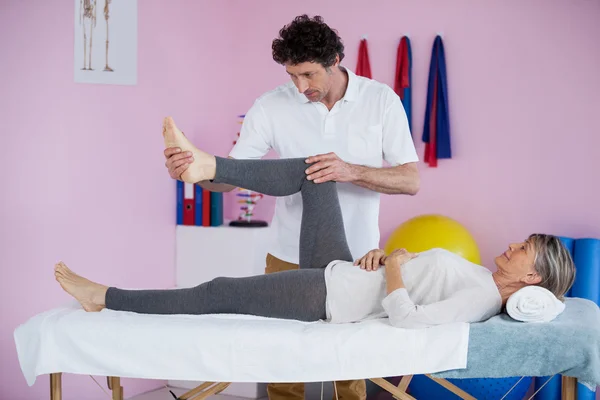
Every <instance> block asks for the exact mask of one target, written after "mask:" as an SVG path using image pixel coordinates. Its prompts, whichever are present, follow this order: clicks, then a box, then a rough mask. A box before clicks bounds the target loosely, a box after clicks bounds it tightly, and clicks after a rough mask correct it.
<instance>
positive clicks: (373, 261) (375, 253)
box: [354, 249, 385, 271]
mask: <svg viewBox="0 0 600 400" xmlns="http://www.w3.org/2000/svg"><path fill="white" fill-rule="evenodd" d="M384 262H385V252H384V251H383V250H381V249H375V250H371V251H370V252H368V253H367V254H365V255H364V256H362V257H361V258H359V259H358V260H356V261H354V265H360V268H361V269H366V270H367V271H377V269H378V268H379V266H380V265H383V263H384Z"/></svg>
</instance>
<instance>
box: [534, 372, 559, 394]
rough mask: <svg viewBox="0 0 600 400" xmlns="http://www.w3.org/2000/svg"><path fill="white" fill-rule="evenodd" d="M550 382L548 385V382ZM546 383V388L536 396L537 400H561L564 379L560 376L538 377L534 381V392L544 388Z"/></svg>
mask: <svg viewBox="0 0 600 400" xmlns="http://www.w3.org/2000/svg"><path fill="white" fill-rule="evenodd" d="M548 380H550V382H548V383H546V381H548ZM544 383H546V386H544V387H543V388H542V390H540V391H539V392H537V394H536V395H535V400H560V397H561V392H562V378H561V376H560V375H554V376H538V377H536V378H535V379H534V385H533V387H534V392H535V391H537V390H538V389H539V388H541V387H542V385H544Z"/></svg>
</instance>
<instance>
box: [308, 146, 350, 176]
mask: <svg viewBox="0 0 600 400" xmlns="http://www.w3.org/2000/svg"><path fill="white" fill-rule="evenodd" d="M306 163H307V164H313V165H311V166H310V167H309V168H308V169H307V170H306V174H307V175H308V176H307V179H308V180H312V181H314V182H315V183H323V182H328V181H336V182H352V181H353V180H355V179H356V166H355V165H352V164H348V163H347V162H345V161H343V160H342V159H340V158H339V157H338V156H337V154H335V153H327V154H319V155H316V156H312V157H308V158H307V159H306Z"/></svg>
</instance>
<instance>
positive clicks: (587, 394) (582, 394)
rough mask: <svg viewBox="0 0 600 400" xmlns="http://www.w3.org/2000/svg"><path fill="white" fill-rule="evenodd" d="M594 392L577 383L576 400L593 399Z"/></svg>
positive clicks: (594, 396)
mask: <svg viewBox="0 0 600 400" xmlns="http://www.w3.org/2000/svg"><path fill="white" fill-rule="evenodd" d="M595 398H596V392H593V391H591V390H590V389H588V388H587V386H584V385H582V384H581V383H578V384H577V400H594V399H595Z"/></svg>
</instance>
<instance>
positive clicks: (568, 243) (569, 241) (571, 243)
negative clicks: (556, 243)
mask: <svg viewBox="0 0 600 400" xmlns="http://www.w3.org/2000/svg"><path fill="white" fill-rule="evenodd" d="M558 238H559V239H560V241H561V242H563V244H564V245H565V247H566V248H567V249H568V250H569V253H571V257H574V256H575V254H574V251H575V239H573V238H570V237H566V236H559V237H558Z"/></svg>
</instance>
